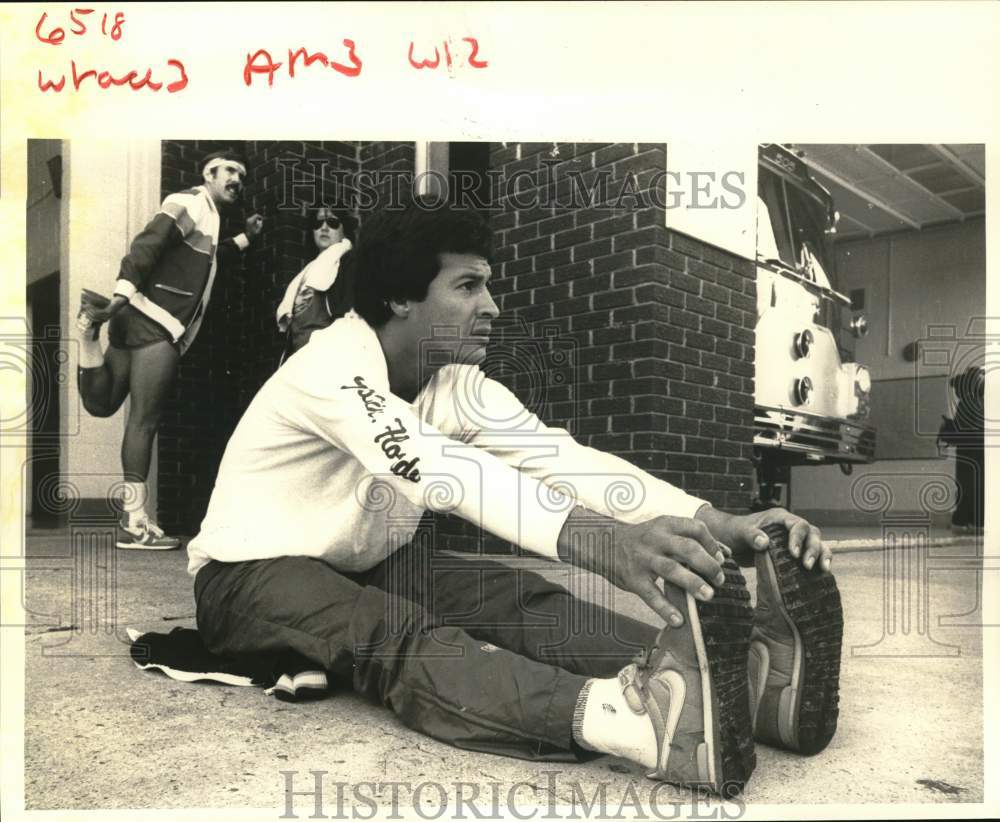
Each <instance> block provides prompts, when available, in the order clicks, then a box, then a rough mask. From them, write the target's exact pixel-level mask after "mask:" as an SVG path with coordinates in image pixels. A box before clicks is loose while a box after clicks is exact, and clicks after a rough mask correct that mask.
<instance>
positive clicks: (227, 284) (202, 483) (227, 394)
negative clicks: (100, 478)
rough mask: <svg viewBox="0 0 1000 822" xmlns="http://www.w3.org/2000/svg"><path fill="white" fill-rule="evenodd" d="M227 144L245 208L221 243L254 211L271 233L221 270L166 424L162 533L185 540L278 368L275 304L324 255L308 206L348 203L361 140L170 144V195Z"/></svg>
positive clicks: (166, 158)
mask: <svg viewBox="0 0 1000 822" xmlns="http://www.w3.org/2000/svg"><path fill="white" fill-rule="evenodd" d="M223 148H233V149H235V150H237V151H240V152H242V153H243V155H244V156H245V157H246V160H247V165H248V168H247V183H246V187H245V191H244V202H243V205H242V207H241V208H239V209H233V210H232V211H231V212H229V213H226V214H224V215H223V223H222V228H221V231H220V237H223V238H224V237H231V236H234V235H235V234H239V233H240V232H241V231H243V220H244V219H245V218H246V217H247V216H249V215H250V214H252V213H254V212H255V211H257V212H260V213H262V214H263V215H264V217H265V230H264V232H263V233H262V234H261V235H260V236H259V237H258V238H256V239H255V241H254V243H253V244H252V245H251V246H250V248H249V249H248V250H247V251H246V252H244V254H243V255H242V264H241V265H240V266H238V268H237V269H236V270H229V271H220V273H219V277H218V278H217V279H216V282H215V286H214V288H213V293H212V300H211V303H210V305H209V310H208V312H207V314H206V316H205V320H204V323H203V324H202V327H201V330H200V332H199V334H198V338H197V340H196V341H195V343H194V345H192V346H191V348H190V349H188V352H187V353H186V354H185V355H184V357H183V358H182V359H181V365H180V369H179V371H178V375H177V381H176V383H175V386H174V389H173V390H172V391H171V394H170V398H169V400H168V402H167V405H166V408H165V413H164V417H163V420H162V423H161V425H160V434H159V446H158V449H159V450H158V454H159V470H158V485H159V517H160V520H161V523H162V525H163V527H164V528H166V529H169V530H170V531H171V532H173V533H181V534H193V533H196V532H197V529H198V525H199V523H200V522H201V519H202V517H203V516H204V514H205V509H206V507H207V505H208V499H209V495H210V494H211V490H212V486H213V485H214V482H215V475H216V473H217V471H218V466H219V461H220V460H221V459H222V453H223V451H224V450H225V446H226V442H227V441H228V439H229V436H230V434H231V433H232V431H233V429H234V428H235V427H236V423H237V422H239V418H240V415H241V414H242V413H243V411H244V409H245V408H246V406H247V405H248V404H249V403H250V400H251V399H252V398H253V396H254V394H255V393H256V392H257V390H258V389H259V388H260V386H261V385H263V383H264V382H265V380H267V378H268V377H270V375H271V374H272V373H273V372H274V369H275V367H276V366H277V364H278V360H279V357H280V355H281V350H282V347H283V344H284V340H283V339H282V337H281V336H280V335H279V334H278V330H277V327H276V324H275V320H274V311H275V308H276V307H277V305H278V302H279V301H280V300H281V297H282V295H283V294H284V292H285V288H286V286H287V285H288V283H289V282H290V281H291V280H292V278H293V277H295V276H296V275H297V274H298V273H299V272H300V271H301V270H302V268H303V267H304V266H305V264H306V263H307V262H309V261H310V260H311V259H312V258H313V257H314V256H315V254H316V249H315V246H314V245H313V242H312V238H311V236H310V235H309V234H308V232H307V229H306V226H305V222H304V214H305V211H304V209H307V208H308V207H310V206H315V205H318V204H319V203H320V202H321V201H325V202H328V203H330V204H331V205H340V203H342V202H344V201H345V199H346V198H345V197H344V196H343V192H342V186H343V180H344V176H345V175H347V176H348V177H353V175H354V174H356V172H357V170H358V152H359V147H358V144H356V143H340V142H302V141H281V142H274V141H267V142H264V141H238V140H234V141H226V142H218V141H213V142H209V141H174V140H168V141H164V143H163V171H162V186H161V187H162V193H163V196H166V195H167V194H169V193H171V192H174V191H179V190H181V189H184V188H187V187H190V186H194V185H199V184H200V183H201V175H200V174H199V171H198V166H199V163H200V161H201V158H202V157H204V156H205V155H206V154H208V153H210V152H212V151H216V150H218V149H223ZM338 199H339V200H340V202H337V201H338Z"/></svg>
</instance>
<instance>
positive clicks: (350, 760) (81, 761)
mask: <svg viewBox="0 0 1000 822" xmlns="http://www.w3.org/2000/svg"><path fill="white" fill-rule="evenodd" d="M27 545H28V554H29V560H28V568H29V570H28V573H27V580H26V604H27V608H28V611H29V623H30V624H29V625H28V627H27V628H26V629H25V641H26V654H25V676H26V683H25V685H26V687H25V758H24V767H25V806H26V808H28V809H33V810H40V809H85V808H185V807H196V808H213V807H219V808H222V807H227V808H232V807H251V808H270V809H273V812H274V815H275V816H278V815H280V814H282V813H283V812H284V811H285V809H286V805H285V802H286V797H285V788H286V786H287V784H288V779H289V778H290V779H291V780H292V782H291V784H292V786H293V788H294V790H295V791H308V790H310V789H312V787H313V785H314V783H313V776H312V775H310V771H326V772H327V773H326V774H325V775H324V776H322V777H321V779H322V780H323V782H322V785H323V791H324V793H323V803H324V805H323V812H324V813H325V814H327V815H329V816H331V817H335V816H336V815H337V813H338V809H337V787H336V783H338V782H343V783H351V784H356V783H358V782H362V781H367V782H374V783H376V784H375V785H371V786H363V787H360V788H351V787H347V788H345V789H343V790H344V791H345V792H344V794H343V795H344V797H345V798H344V800H343V801H344V802H345V803H346V808H347V811H346V813H347V814H348V815H349V814H350V813H351V807H352V797H354V799H355V803H354V804H355V805H357V806H358V807H359V808H360V810H359V813H358V815H359V816H360V817H363V816H364V814H365V813H366V812H367V810H366V809H367V808H368V807H369V806H368V804H367V802H366V798H367V797H373V798H374V801H375V802H376V803H378V805H379V806H380V807H381V809H382V811H383V812H391V809H392V803H393V788H392V786H391V784H390V783H394V782H395V783H410V785H411V786H413V787H411V788H406V787H400V788H397V789H396V790H397V791H398V793H397V794H396V800H395V801H397V802H398V803H399V805H400V806H401V807H405V806H407V805H409V804H410V803H411V802H412V800H413V795H414V794H413V788H414V787H415V786H417V785H418V784H420V783H423V782H436V783H439V784H441V785H442V786H443V790H444V791H445V792H446V794H447V797H448V800H447V801H448V807H449V808H451V809H452V810H451V811H450V812H448V813H447V816H448V817H450V816H452V815H453V814H454V813H455V810H454V809H455V808H456V802H457V800H458V794H460V793H461V794H462V795H463V796H464V797H466V798H470V797H472V796H473V793H474V792H475V791H477V790H478V792H479V794H478V798H477V799H475V800H474V801H475V803H476V805H477V807H480V808H482V809H484V811H485V812H487V813H489V809H490V807H491V802H493V799H492V798H491V797H494V798H495V797H499V799H498V800H497V801H499V803H500V807H501V809H502V808H504V807H505V806H506V803H507V801H508V796H510V797H511V798H512V799H513V801H515V802H518V803H540V804H542V805H548V804H549V803H555V804H558V805H562V804H572V803H573V802H574V801H576V802H577V804H578V805H579V802H580V797H581V796H585V797H586V800H585V801H586V802H588V803H589V802H590V801H592V800H593V798H594V796H595V792H596V795H597V796H600V794H601V792H603V793H604V796H605V805H604V813H606V814H607V815H614V814H615V813H616V812H617V811H618V810H619V809H620V808H621V807H622V805H623V804H624V805H625V807H626V808H628V807H629V806H632V807H634V806H635V803H636V802H637V801H638V802H639V807H640V808H646V809H647V811H646V812H647V813H649V810H648V809H649V808H650V807H651V805H652V804H653V803H655V805H656V806H657V807H658V808H659V812H660V813H661V814H662V813H669V809H670V807H671V806H670V803H671V802H677V803H681V807H682V808H684V809H686V811H685V814H687V813H690V812H691V808H692V805H691V796H690V794H688V793H686V792H684V791H680V790H677V789H675V788H673V787H672V786H662V787H657V786H658V783H654V782H651V781H649V780H647V779H646V778H645V777H644V776H643V774H642V772H641V769H640V768H638V767H637V766H633V765H631V764H629V763H627V762H624V761H621V760H614V759H610V758H602V759H598V760H595V761H593V762H589V763H586V764H565V763H559V764H551V765H542V764H537V763H529V762H524V761H520V760H516V759H509V758H504V757H499V756H491V755H486V754H476V753H468V752H464V751H460V750H457V749H455V748H452V747H449V746H447V745H444V744H442V743H439V742H436V741H434V740H432V739H429V738H427V737H424V736H422V735H420V734H418V733H416V732H413V731H410V730H408V729H407V728H405V727H403V726H402V725H401V724H400V723H399V722H398V721H397V720H396V719H395V717H394V716H393V715H392V714H391V713H390V712H389V711H387V710H386V709H384V708H382V707H379V706H376V705H372V704H369V703H368V702H366V701H363V700H362V699H360V698H359V697H357V696H355V695H354V694H353V693H351V692H349V691H338V692H336V693H334V694H333V695H331V696H330V697H329V698H326V699H323V700H320V701H317V702H312V703H304V704H294V705H293V704H284V703H281V702H278V701H276V700H275V699H273V698H272V697H268V696H266V695H265V694H264V692H263V691H262V690H261V689H257V688H238V687H227V686H220V685H209V684H182V683H178V682H175V681H173V680H170V679H168V678H166V677H164V676H162V675H159V674H157V673H152V672H144V671H140V670H139V669H137V668H135V667H134V666H133V664H132V663H131V661H130V660H129V658H128V652H127V642H128V640H127V636H126V633H125V628H126V627H135V628H138V629H140V630H143V631H147V630H155V631H168V630H170V629H171V628H173V627H174V626H178V625H182V626H192V627H193V626H194V618H193V617H194V603H193V598H192V592H191V580H190V578H189V577H188V576H187V574H186V572H185V563H186V554H185V553H184V552H183V551H173V552H166V553H156V552H148V553H147V552H122V551H118V552H115V551H114V549H111V550H110V551H108V550H106V549H104V548H102V547H101V546H100V544H99V542H98V541H95V540H93V539H91V538H88V537H87V532H86V531H83V532H81V533H77V534H75V535H73V536H71V535H70V534H69V533H68V532H65V531H63V532H36V533H35V535H33V536H29V537H28V540H27ZM997 547H998V546H996V545H993V546H992V550H987V551H986V552H985V553H987V554H994V555H995V554H997V553H998V552H997ZM982 553H984V552H983V546H982V544H981V543H977V542H976V541H975V540H963V541H960V542H959V543H957V544H950V545H941V546H932V547H931V548H930V549H929V550H928V551H927V554H926V556H923V555H920V556H918V552H917V551H916V550H913V549H909V550H904V551H902V552H900V553H898V554H896V555H895V560H896V561H895V563H886V562H884V560H885V556H886V555H885V554H884V553H883V552H880V551H867V552H866V551H855V552H849V553H844V554H843V555H841V556H839V557H838V558H837V560H836V561H835V563H834V570H835V572H836V574H837V579H838V584H839V586H840V590H841V594H842V597H843V602H844V609H845V613H846V626H845V645H844V654H843V668H842V677H841V713H840V725H839V730H838V733H837V735H836V737H835V738H834V740H833V742H832V743H831V745H830V747H829V748H828V749H827V750H826V751H825V752H823V753H822V754H820V755H818V756H816V757H813V758H802V757H798V756H795V755H792V754H789V753H785V752H782V751H778V750H774V749H772V748H768V747H764V746H758V748H757V755H758V765H757V770H756V772H755V773H754V775H753V777H752V779H751V781H750V783H749V785H748V787H747V790H746V792H745V794H744V796H743V800H742V801H744V802H745V803H747V804H748V805H751V806H752V805H755V804H772V803H802V802H808V803H845V802H846V803H867V802H893V803H896V802H907V803H923V802H928V803H941V802H946V803H947V802H980V801H982V800H983V722H982V699H983V693H982V641H983V636H982V635H983V630H984V629H983V628H981V627H980V622H979V619H980V615H979V614H978V613H977V593H978V591H979V590H980V579H979V576H980V575H979V574H978V573H977V569H978V568H980V567H981V555H982ZM918 558H919V559H926V568H927V569H928V570H929V573H927V574H926V575H925V576H922V577H918V576H917V573H918V570H919V569H920V568H921V567H923V566H922V565H920V564H916V563H914V561H915V560H916V559H918ZM993 564H994V565H995V562H994V563H993ZM567 573H568V571H567V570H566V569H563V568H559V567H557V566H556V567H553V568H552V570H551V571H550V574H551V576H552V578H554V579H556V580H559V581H562V582H563V583H564V584H569V583H568V578H567V576H566V574H567ZM747 581H748V583H749V584H750V586H751V591H753V586H754V583H755V578H754V572H753V570H752V569H751V570H749V571H748V572H747ZM578 582H579V580H578V579H577V583H578ZM904 583H906V584H904ZM925 601H926V602H927V603H929V607H927V608H925V607H924V606H923V604H922V603H924V602H925ZM615 602H616V604H617V606H618V607H620V608H621V609H622V610H626V611H629V612H630V613H633V614H634V615H643V616H646V615H648V616H650V617H651V614H650V612H648V611H647V610H646V609H645V606H643V605H642V604H641V603H640V602H638V600H635V599H634V598H632V597H630V596H627V595H618V596H617V598H616V600H615ZM985 630H986V631H987V632H988V633H987V636H988V637H989V636H990V634H989V632H990V631H996V630H997V629H996V628H987V629H985ZM283 771H291V772H293V774H292V776H291V777H289V776H285V775H283V774H282V772H283ZM548 772H551V773H548ZM456 783H467V784H464V785H462V784H456ZM518 783H522V784H520V785H519V784H518ZM574 783H576V784H574ZM654 789H655V792H654ZM352 790H353V791H360V793H357V794H352ZM574 791H579V792H578V793H574ZM581 792H582V793H581ZM651 792H652V793H651ZM358 797H363V798H358ZM419 798H420V799H421V800H424V806H425V807H427V808H429V809H430V811H429V813H433V809H434V808H436V807H438V806H439V805H441V803H442V800H443V797H442V796H441V795H440V794H439V792H438V789H437V788H436V787H433V786H431V787H425V788H424V789H423V791H422V793H421V794H420V795H419ZM292 801H293V808H294V812H295V813H297V814H298V815H299V817H300V818H307V817H308V816H309V815H310V814H312V813H313V800H312V799H311V798H310V797H308V796H305V797H295V798H294V799H293V800H292ZM704 802H705V800H702V806H703V807H704ZM359 803H361V804H359ZM664 809H667V810H664ZM343 812H344V811H340V813H343ZM578 812H579V813H580V814H583V811H582V810H579V811H578ZM590 813H591V815H596V814H597V811H596V810H595V811H591V812H590ZM626 813H629V815H634V811H628V810H626ZM470 815H471V812H470V811H468V810H467V811H466V817H467V818H468V817H469V816H470Z"/></svg>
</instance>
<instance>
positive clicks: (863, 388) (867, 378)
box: [854, 366, 872, 395]
mask: <svg viewBox="0 0 1000 822" xmlns="http://www.w3.org/2000/svg"><path fill="white" fill-rule="evenodd" d="M854 384H855V386H857V391H858V394H860V395H864V394H870V393H871V390H872V375H871V373H870V372H869V371H868V369H867V368H864V367H862V366H858V370H857V373H856V374H855V375H854Z"/></svg>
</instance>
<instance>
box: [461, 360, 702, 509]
mask: <svg viewBox="0 0 1000 822" xmlns="http://www.w3.org/2000/svg"><path fill="white" fill-rule="evenodd" d="M477 370H478V369H477ZM477 383H478V384H477V385H476V387H475V389H474V390H471V391H465V392H463V396H465V397H466V398H467V402H466V403H465V405H466V406H467V407H466V409H465V410H464V414H463V416H464V417H465V419H464V420H463V421H462V424H463V427H465V428H466V430H469V432H470V433H469V441H470V442H471V443H472V444H474V445H476V446H478V447H480V448H483V449H486V450H487V451H489V452H490V453H491V454H493V455H495V456H497V457H498V458H499V459H501V460H503V461H504V462H506V463H507V464H508V465H511V466H514V467H517V468H518V469H519V470H521V471H523V472H525V473H526V474H528V475H529V476H532V477H534V478H535V479H537V480H539V481H541V482H543V483H545V484H546V485H549V486H550V487H553V488H558V489H560V490H562V491H563V492H564V493H565V494H567V495H569V496H571V497H572V498H573V499H574V500H575V501H576V502H577V503H579V504H580V505H582V506H584V507H585V508H588V509H590V510H591V511H594V512H596V513H598V514H603V515H604V516H608V517H612V518H613V519H616V520H619V521H621V522H629V523H639V522H646V521H647V520H650V519H654V518H655V517H658V516H662V515H670V516H677V517H693V516H694V515H695V513H696V512H697V511H698V509H699V508H701V507H702V506H703V505H707V504H708V503H707V502H706V501H705V500H703V499H699V498H698V497H695V496H692V495H690V494H688V493H686V492H684V491H682V490H681V489H680V488H677V487H676V486H674V485H671V484H670V483H668V482H664V481H663V480H660V479H657V478H656V477H654V476H652V475H651V474H649V473H647V472H646V471H643V470H642V469H641V468H638V467H637V466H635V465H633V464H632V463H630V462H628V461H627V460H624V459H622V458H621V457H617V456H615V455H613V454H608V453H606V452H604V451H599V450H598V449H596V448H589V447H587V446H584V445H581V444H580V443H578V442H577V441H576V440H575V439H573V437H572V435H570V433H569V432H568V431H566V430H565V429H562V428H550V427H548V426H546V425H545V424H544V423H543V422H541V420H539V419H538V417H537V416H536V415H535V414H533V413H532V412H531V411H529V410H528V409H527V408H525V407H524V405H523V404H522V403H521V401H520V400H519V399H518V398H517V397H516V396H515V395H514V394H513V393H512V392H511V391H510V390H508V389H507V388H506V387H505V386H503V385H502V384H500V383H499V382H497V381H495V380H491V379H489V378H487V377H486V376H485V375H483V374H482V373H481V372H479V376H478V378H477ZM497 420H499V421H503V422H502V424H500V425H497V424H496V423H495V422H492V423H491V421H497Z"/></svg>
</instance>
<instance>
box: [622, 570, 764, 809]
mask: <svg viewBox="0 0 1000 822" xmlns="http://www.w3.org/2000/svg"><path fill="white" fill-rule="evenodd" d="M723 569H724V572H725V575H726V581H725V582H724V583H723V584H722V585H720V586H718V587H717V588H716V589H715V595H714V596H713V597H712V599H711V600H709V601H708V602H702V601H700V600H697V599H695V598H694V597H693V596H691V595H690V594H688V593H687V592H685V591H683V590H682V589H680V588H678V587H676V586H674V585H671V584H665V585H664V595H665V596H666V597H667V599H668V600H670V602H671V603H672V604H673V605H674V606H675V607H677V608H678V609H680V610H681V611H682V612H683V613H684V614H685V624H684V626H683V627H681V628H671V627H665V628H664V629H663V630H662V631H661V632H660V634H659V636H658V637H657V640H656V644H655V645H654V646H653V647H652V648H651V649H648V650H646V651H644V652H643V653H642V654H641V655H640V656H639V658H638V659H637V661H636V663H634V664H632V665H629V666H627V667H626V668H625V669H623V670H622V671H621V673H620V674H619V675H618V677H619V682H620V683H621V686H622V692H623V694H624V695H625V699H626V701H627V702H628V705H629V707H630V708H631V709H632V711H634V712H635V713H637V714H641V713H645V714H648V715H649V718H650V720H651V721H652V723H653V728H654V731H655V733H656V746H657V767H656V770H655V771H653V772H652V773H650V774H649V776H650V778H653V779H660V780H663V781H665V782H671V783H674V784H678V785H684V786H690V787H698V788H707V789H709V790H712V791H714V792H716V793H718V794H720V795H722V796H725V797H730V796H735V795H736V794H738V793H739V792H741V791H742V790H743V787H744V785H745V784H746V781H747V779H749V778H750V774H751V773H752V772H753V769H754V766H755V765H756V763H757V758H756V754H755V753H754V746H753V738H752V726H751V724H750V701H749V695H748V692H747V678H746V665H747V654H748V651H749V646H750V629H751V623H752V611H751V608H750V594H749V592H748V591H747V588H746V582H745V580H744V579H743V574H742V573H740V570H739V568H738V567H737V566H736V565H735V563H733V562H732V561H731V560H728V561H727V562H726V563H725V565H724V566H723Z"/></svg>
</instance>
